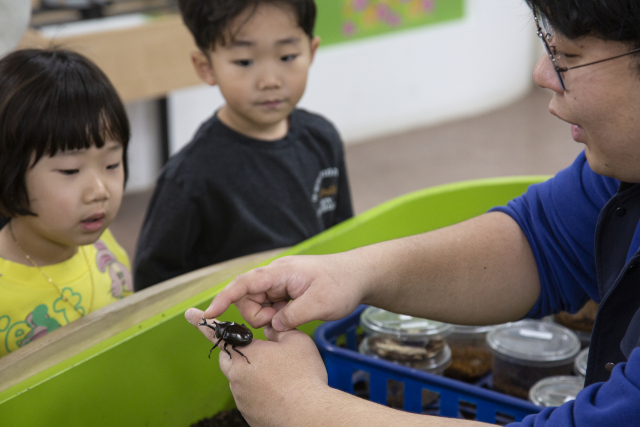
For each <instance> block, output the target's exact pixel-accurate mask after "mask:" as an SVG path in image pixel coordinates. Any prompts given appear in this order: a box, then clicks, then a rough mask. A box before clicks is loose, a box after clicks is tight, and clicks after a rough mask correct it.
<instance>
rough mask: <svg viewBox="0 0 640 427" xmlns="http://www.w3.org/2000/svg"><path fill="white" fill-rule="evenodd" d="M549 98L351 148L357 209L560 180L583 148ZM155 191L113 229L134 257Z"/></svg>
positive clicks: (139, 196)
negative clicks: (516, 179)
mask: <svg viewBox="0 0 640 427" xmlns="http://www.w3.org/2000/svg"><path fill="white" fill-rule="evenodd" d="M550 98H551V94H550V92H548V91H545V90H542V89H534V90H532V91H531V92H530V93H529V94H528V95H527V96H526V97H524V98H523V99H521V100H519V101H517V102H515V103H514V104H511V105H509V106H508V107H506V108H502V109H500V110H496V111H493V112H490V113H488V114H484V115H481V116H477V117H473V118H469V119H465V120H460V121H455V122H450V123H446V124H441V125H437V126H432V127H428V128H422V129H416V130H412V131H408V132H406V133H403V134H399V135H393V136H387V137H382V138H378V139H375V140H371V141H367V142H363V143H360V144H356V145H349V146H347V148H346V158H347V169H348V172H349V180H350V182H351V192H352V198H353V205H354V209H355V212H356V213H361V212H363V211H365V210H367V209H369V208H371V207H373V206H376V205H378V204H380V203H382V202H384V201H386V200H389V199H392V198H394V197H397V196H400V195H402V194H405V193H408V192H411V191H415V190H419V189H422V188H425V187H430V186H434V185H439V184H445V183H450V182H456V181H462V180H468V179H475V178H485V177H496V176H510V175H539V174H549V175H550V174H554V173H555V172H557V171H559V170H560V169H562V168H564V167H566V166H568V165H569V164H570V163H571V161H572V160H573V159H574V158H575V156H576V155H577V154H578V153H579V152H580V151H581V149H582V147H581V146H580V145H579V144H577V143H575V142H574V141H573V140H572V139H571V133H570V129H569V125H568V124H566V123H564V122H561V121H560V120H558V119H557V118H555V117H553V116H551V115H550V114H549V112H548V110H547V106H548V103H549V99H550ZM150 197H151V190H149V191H145V192H140V193H135V194H128V195H126V196H125V199H124V201H123V205H122V208H121V210H120V212H119V214H118V217H117V219H116V221H115V222H114V224H113V225H112V226H111V229H112V231H113V233H114V235H115V237H116V239H117V240H118V241H119V242H120V243H121V244H122V246H123V247H124V248H125V250H126V251H127V252H128V253H129V255H130V256H131V258H133V254H134V252H135V244H136V241H137V238H138V233H139V230H140V226H141V223H142V220H143V216H144V213H145V210H146V206H147V203H148V202H149V198H150Z"/></svg>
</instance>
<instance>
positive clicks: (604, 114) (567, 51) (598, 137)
mask: <svg viewBox="0 0 640 427" xmlns="http://www.w3.org/2000/svg"><path fill="white" fill-rule="evenodd" d="M549 44H550V45H552V46H554V47H555V49H556V51H558V52H560V53H561V54H562V55H563V57H564V58H565V61H566V66H567V67H574V66H579V65H581V64H586V63H589V62H594V61H598V60H601V59H606V58H612V57H614V56H616V55H621V54H623V53H625V52H628V51H629V50H630V49H631V48H630V47H629V46H628V45H626V44H624V43H621V42H613V41H605V40H601V39H598V38H595V37H584V38H581V39H579V40H570V39H568V38H566V37H563V36H562V35H559V34H556V35H555V36H554V37H553V39H552V40H551V41H550V43H549ZM637 59H638V55H635V54H634V55H628V56H623V57H621V58H616V59H613V60H610V61H606V62H601V63H598V64H593V65H589V66H586V67H583V68H576V69H573V70H569V71H567V72H565V73H563V77H564V81H565V85H566V90H564V91H563V90H562V87H561V86H560V82H559V80H558V78H557V76H556V74H555V71H554V69H553V68H552V66H551V61H549V58H548V57H547V55H546V54H545V55H543V57H542V58H541V59H540V60H539V61H538V64H537V65H536V67H535V69H534V72H533V77H534V81H535V82H536V84H538V85H539V86H541V87H545V88H548V89H551V90H552V91H553V98H552V100H551V103H550V104H549V111H550V112H551V113H552V114H554V115H555V116H557V117H559V118H560V119H562V120H564V121H566V122H568V123H570V124H571V125H572V126H571V134H572V136H573V139H574V140H575V141H576V142H580V143H582V144H584V145H585V154H586V156H587V160H588V161H589V166H590V167H591V169H592V170H593V171H594V172H596V173H598V174H601V175H605V176H609V177H612V178H616V179H619V180H622V181H626V182H635V183H638V182H640V166H638V165H640V120H638V117H640V76H639V75H638V72H637V68H636V67H637V63H636V61H637Z"/></svg>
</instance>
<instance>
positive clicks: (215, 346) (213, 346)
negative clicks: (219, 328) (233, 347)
mask: <svg viewBox="0 0 640 427" xmlns="http://www.w3.org/2000/svg"><path fill="white" fill-rule="evenodd" d="M207 326H208V325H207ZM220 341H222V338H220V339H219V340H218V342H217V343H216V345H214V346H213V347H211V350H209V359H211V352H212V351H213V349H214V348H216V347H217V346H218V344H220ZM227 353H229V352H228V351H227Z"/></svg>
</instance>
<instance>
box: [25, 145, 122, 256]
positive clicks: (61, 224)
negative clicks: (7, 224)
mask: <svg viewBox="0 0 640 427" xmlns="http://www.w3.org/2000/svg"><path fill="white" fill-rule="evenodd" d="M122 156H123V147H122V144H120V143H117V142H113V141H107V142H106V143H105V145H104V146H103V147H102V148H97V147H95V146H92V147H91V148H88V149H81V150H70V151H64V152H61V151H58V152H57V153H56V155H55V156H53V157H49V156H47V155H45V156H43V157H42V158H41V159H40V160H38V162H37V163H36V164H35V165H34V166H33V167H32V168H30V169H29V170H28V171H27V173H26V176H25V181H26V187H27V193H28V195H29V209H30V210H31V211H32V212H33V213H35V214H37V216H31V215H25V216H19V217H16V218H14V219H13V220H12V222H14V223H15V224H14V228H15V230H16V234H17V233H18V232H19V235H20V236H21V237H20V238H18V240H20V244H21V245H22V246H23V248H24V249H25V250H26V251H27V253H29V249H27V247H34V246H37V247H39V248H41V249H42V248H47V247H51V248H55V247H58V248H59V250H60V251H61V252H64V251H65V249H67V250H73V251H75V247H76V246H80V245H87V244H91V243H93V242H95V241H96V240H97V239H98V238H99V237H100V235H101V234H102V233H103V232H104V230H105V229H106V228H107V227H108V226H109V224H110V223H111V222H112V221H113V219H114V218H115V215H116V213H117V212H118V209H119V208H120V202H121V201H122V194H123V187H124V167H123V163H122ZM16 237H18V236H17V235H16ZM32 252H33V251H32ZM30 255H33V254H30Z"/></svg>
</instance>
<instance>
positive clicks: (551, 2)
mask: <svg viewBox="0 0 640 427" xmlns="http://www.w3.org/2000/svg"><path fill="white" fill-rule="evenodd" d="M526 2H527V3H528V4H529V6H530V7H531V8H538V9H539V10H540V13H541V14H542V15H544V16H545V17H546V18H547V19H548V20H549V23H550V24H551V25H552V26H553V28H554V29H555V30H556V31H557V32H559V33H561V34H562V35H564V36H566V37H568V38H569V39H577V38H580V37H583V36H594V37H598V38H600V39H603V40H611V41H618V42H623V43H628V44H629V45H631V46H633V47H634V48H640V1H639V0H526Z"/></svg>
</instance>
